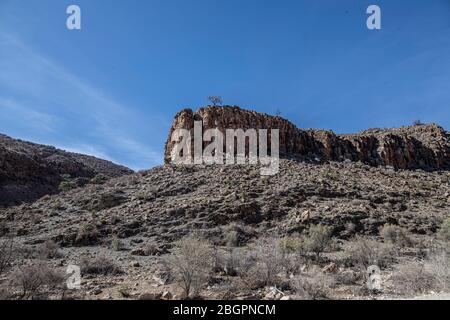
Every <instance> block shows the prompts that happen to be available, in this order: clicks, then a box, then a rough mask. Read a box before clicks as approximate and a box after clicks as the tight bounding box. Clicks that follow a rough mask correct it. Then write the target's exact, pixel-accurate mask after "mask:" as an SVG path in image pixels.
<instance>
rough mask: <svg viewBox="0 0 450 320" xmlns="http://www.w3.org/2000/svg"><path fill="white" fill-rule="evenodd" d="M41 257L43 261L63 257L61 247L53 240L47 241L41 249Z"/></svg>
mask: <svg viewBox="0 0 450 320" xmlns="http://www.w3.org/2000/svg"><path fill="white" fill-rule="evenodd" d="M39 256H40V258H41V259H54V258H58V257H60V256H61V253H60V252H59V246H58V244H56V243H55V242H54V241H52V240H47V241H45V242H44V243H43V244H42V245H41V246H40V248H39Z"/></svg>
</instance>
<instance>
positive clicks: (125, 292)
mask: <svg viewBox="0 0 450 320" xmlns="http://www.w3.org/2000/svg"><path fill="white" fill-rule="evenodd" d="M117 291H119V293H120V295H121V296H122V297H123V298H129V297H130V296H131V288H130V286H129V285H127V284H123V285H121V286H120V287H119V289H118V290H117Z"/></svg>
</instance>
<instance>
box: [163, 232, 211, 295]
mask: <svg viewBox="0 0 450 320" xmlns="http://www.w3.org/2000/svg"><path fill="white" fill-rule="evenodd" d="M212 257H213V252H212V248H211V246H210V244H209V243H208V242H207V241H205V240H202V239H199V238H194V237H188V238H184V239H182V240H179V241H177V242H175V248H174V253H173V254H172V255H171V256H169V257H167V258H166V263H167V265H168V267H169V268H170V270H171V271H172V272H173V274H174V276H175V279H176V280H177V281H178V282H179V284H180V286H181V288H182V289H183V294H184V297H185V298H189V297H190V295H191V293H193V294H194V296H197V295H199V294H200V291H201V289H202V288H203V287H204V286H205V285H206V284H207V282H208V280H209V278H210V276H211V271H212V266H213V261H212V260H213V259H212Z"/></svg>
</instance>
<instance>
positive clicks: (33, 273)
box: [12, 263, 65, 299]
mask: <svg viewBox="0 0 450 320" xmlns="http://www.w3.org/2000/svg"><path fill="white" fill-rule="evenodd" d="M12 283H13V285H15V286H18V287H19V288H20V290H21V293H20V296H19V298H20V299H36V298H38V297H41V296H42V295H44V294H45V293H50V292H52V291H53V290H56V289H58V290H64V284H65V275H63V274H62V273H60V272H57V271H55V270H52V269H50V268H49V267H48V266H47V265H46V264H43V263H38V264H34V265H30V266H26V267H22V268H20V269H19V270H17V271H16V272H14V273H13V274H12ZM45 289H47V290H46V291H44V290H45Z"/></svg>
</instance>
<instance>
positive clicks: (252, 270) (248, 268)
mask: <svg viewBox="0 0 450 320" xmlns="http://www.w3.org/2000/svg"><path fill="white" fill-rule="evenodd" d="M239 260H240V262H239V267H238V274H239V276H240V277H241V279H242V281H243V282H244V284H245V285H246V286H247V287H249V288H250V289H257V288H260V287H263V286H269V285H277V284H278V282H279V279H278V274H279V273H280V272H281V271H283V267H284V264H285V257H284V254H283V253H282V252H281V250H280V247H279V245H278V240H277V239H275V238H260V239H258V240H257V241H256V242H255V243H254V244H253V245H252V246H250V251H248V252H246V253H245V254H243V255H242V257H241V258H240V259H239Z"/></svg>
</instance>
